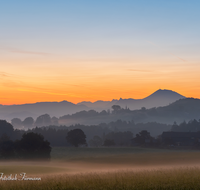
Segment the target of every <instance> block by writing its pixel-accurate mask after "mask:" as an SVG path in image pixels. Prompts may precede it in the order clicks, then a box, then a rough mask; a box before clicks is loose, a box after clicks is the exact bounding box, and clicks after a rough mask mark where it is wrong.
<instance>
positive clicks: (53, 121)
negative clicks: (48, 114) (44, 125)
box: [51, 117, 59, 125]
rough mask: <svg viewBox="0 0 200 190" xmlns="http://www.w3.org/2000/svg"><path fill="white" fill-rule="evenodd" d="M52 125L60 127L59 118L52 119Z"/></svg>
mask: <svg viewBox="0 0 200 190" xmlns="http://www.w3.org/2000/svg"><path fill="white" fill-rule="evenodd" d="M51 123H52V125H58V124H59V123H58V118H57V117H52V118H51Z"/></svg>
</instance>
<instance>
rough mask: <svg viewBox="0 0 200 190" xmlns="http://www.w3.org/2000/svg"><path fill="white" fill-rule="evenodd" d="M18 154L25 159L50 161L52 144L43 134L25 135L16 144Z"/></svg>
mask: <svg viewBox="0 0 200 190" xmlns="http://www.w3.org/2000/svg"><path fill="white" fill-rule="evenodd" d="M16 148H17V153H18V155H19V157H21V158H23V159H50V153H51V147H50V143H49V142H48V141H47V140H46V141H45V140H44V137H43V136H42V135H41V134H37V133H33V132H30V133H24V134H23V135H22V138H21V140H20V141H17V142H16Z"/></svg>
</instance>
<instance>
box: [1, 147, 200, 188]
mask: <svg viewBox="0 0 200 190" xmlns="http://www.w3.org/2000/svg"><path fill="white" fill-rule="evenodd" d="M22 172H25V173H26V175H27V176H28V177H36V178H38V177H40V178H41V181H25V180H22V181H19V180H16V181H2V180H0V189H10V190H11V189H16V190H19V189H20V190H21V189H24V190H25V189H44V190H45V189H58V190H61V189H62V190H64V189H102V190H103V189H200V152H199V151H172V150H162V149H143V148H61V147H55V148H53V150H52V160H51V161H49V162H31V161H29V162H25V161H24V162H22V161H21V162H16V161H10V162H0V173H4V176H8V175H10V174H12V175H13V176H14V175H15V174H17V176H18V178H19V174H20V173H22Z"/></svg>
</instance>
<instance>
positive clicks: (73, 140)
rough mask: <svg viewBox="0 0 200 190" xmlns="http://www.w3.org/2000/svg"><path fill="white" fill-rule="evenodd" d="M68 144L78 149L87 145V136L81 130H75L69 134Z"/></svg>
mask: <svg viewBox="0 0 200 190" xmlns="http://www.w3.org/2000/svg"><path fill="white" fill-rule="evenodd" d="M66 139H67V142H69V143H70V144H71V145H73V146H75V147H78V146H79V145H87V143H86V135H85V133H84V132H83V131H82V130H81V129H73V130H71V131H69V132H68V133H67V137H66Z"/></svg>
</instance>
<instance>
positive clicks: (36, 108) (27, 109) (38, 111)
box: [0, 89, 185, 120]
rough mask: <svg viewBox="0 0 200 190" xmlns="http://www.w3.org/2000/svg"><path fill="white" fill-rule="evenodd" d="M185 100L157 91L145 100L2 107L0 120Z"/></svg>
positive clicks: (139, 106) (169, 91)
mask: <svg viewBox="0 0 200 190" xmlns="http://www.w3.org/2000/svg"><path fill="white" fill-rule="evenodd" d="M183 98H185V97H184V96H182V95H180V94H178V93H176V92H174V91H171V90H161V89H160V90H157V91H156V92H154V93H153V94H151V95H150V96H148V97H146V98H144V99H131V98H130V99H122V98H120V99H119V100H116V99H113V100H112V101H101V100H99V101H96V102H94V103H92V102H80V103H78V104H73V103H71V102H68V101H62V102H37V103H34V104H22V105H9V106H6V105H3V106H0V119H7V120H11V119H13V118H15V117H17V118H20V119H25V118H26V117H28V116H29V117H30V116H31V117H33V118H36V117H38V116H40V115H42V114H49V115H50V116H56V117H60V116H63V115H67V114H73V113H76V112H80V111H83V110H86V111H88V110H91V109H92V110H95V111H102V110H108V109H111V107H112V106H113V105H120V106H121V107H122V108H126V107H128V108H129V109H131V110H136V109H141V107H145V108H152V107H160V106H166V105H169V104H170V103H172V102H174V101H176V100H179V99H183Z"/></svg>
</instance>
